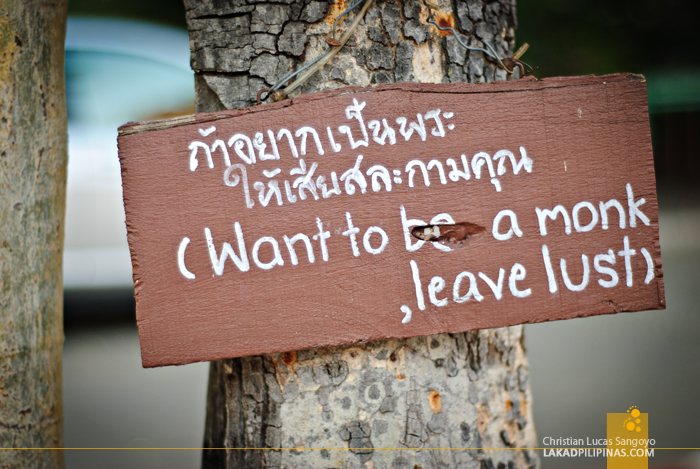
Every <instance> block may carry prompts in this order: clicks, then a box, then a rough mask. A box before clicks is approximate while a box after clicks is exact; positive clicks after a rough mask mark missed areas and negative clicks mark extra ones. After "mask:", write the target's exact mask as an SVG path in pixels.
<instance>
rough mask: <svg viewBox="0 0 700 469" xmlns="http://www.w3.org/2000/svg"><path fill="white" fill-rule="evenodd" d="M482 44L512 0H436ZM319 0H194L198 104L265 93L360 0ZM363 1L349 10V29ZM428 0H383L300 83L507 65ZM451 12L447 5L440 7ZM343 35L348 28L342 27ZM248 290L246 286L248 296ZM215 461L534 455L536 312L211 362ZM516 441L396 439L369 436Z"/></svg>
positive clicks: (506, 16)
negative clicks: (401, 336) (484, 325)
mask: <svg viewBox="0 0 700 469" xmlns="http://www.w3.org/2000/svg"><path fill="white" fill-rule="evenodd" d="M437 3H438V4H439V7H440V11H441V12H442V13H441V14H440V15H439V16H438V21H444V22H446V23H447V24H452V25H455V28H456V29H457V30H461V31H462V32H463V33H464V34H466V35H467V36H468V37H469V43H470V44H469V45H470V46H474V45H481V42H480V40H487V41H489V43H491V45H493V47H494V48H495V49H496V50H497V51H498V52H499V54H501V56H508V55H511V53H512V50H513V45H514V28H515V26H516V20H515V2H514V0H498V1H485V0H468V1H461V0H455V3H451V2H450V1H448V0H439V1H438V2H437ZM346 5H347V4H346V1H344V0H336V3H335V4H331V3H328V2H326V1H317V0H282V1H281V2H278V3H272V2H269V3H266V2H257V1H249V2H248V3H246V1H245V0H233V1H231V2H219V1H216V0H205V1H199V0H185V7H186V10H187V23H188V28H189V32H190V47H191V49H192V59H191V60H192V68H193V69H194V70H195V73H196V75H195V86H196V93H197V100H196V109H197V112H210V111H219V110H223V109H231V108H236V107H242V106H251V105H253V104H255V101H256V94H257V93H258V91H259V90H260V89H262V88H264V87H270V86H271V85H272V84H273V83H275V81H276V80H277V79H278V78H280V77H281V76H282V75H284V74H285V73H287V72H288V71H289V70H291V69H292V67H295V69H298V68H300V67H301V66H302V65H303V64H305V63H309V62H310V61H312V60H313V59H314V58H316V57H318V56H319V55H320V54H321V53H322V51H323V50H324V49H325V48H326V47H327V46H326V38H327V37H328V36H329V35H330V31H331V26H332V24H333V21H334V20H335V18H336V17H337V16H338V15H339V14H340V13H341V12H342V11H343V10H344V9H345V8H346ZM359 11H360V8H359V7H358V8H357V9H356V10H354V11H353V12H352V13H350V14H349V15H347V18H346V19H343V20H341V22H340V25H339V31H340V33H341V34H342V31H344V29H345V26H346V25H347V24H349V23H350V22H351V21H352V19H353V18H354V17H355V14H356V13H357V12H359ZM426 16H427V9H426V7H425V6H422V5H421V4H420V3H418V2H416V1H415V0H404V1H399V0H396V1H394V2H391V1H389V0H385V1H375V3H374V4H373V5H372V6H371V7H370V9H369V10H368V11H367V14H366V17H365V19H364V21H363V22H362V23H361V24H360V26H359V27H358V28H357V30H356V31H355V33H354V35H353V37H352V38H351V39H350V41H349V42H348V44H347V45H346V47H345V48H344V49H343V50H341V52H340V53H339V54H338V55H337V56H336V57H335V58H334V59H333V60H332V61H331V62H330V63H328V64H327V65H325V66H324V68H323V69H322V70H321V71H320V72H319V73H317V74H316V75H314V76H312V77H311V78H310V79H309V81H308V82H307V83H306V84H305V85H304V86H302V87H301V92H304V93H307V92H313V91H318V90H323V89H329V88H338V87H342V86H347V85H362V86H366V85H369V84H375V83H387V82H402V81H414V82H424V83H441V82H458V81H469V82H484V81H492V80H497V79H500V80H502V79H505V77H506V75H505V72H504V71H503V70H499V69H497V68H496V66H495V65H494V64H493V63H491V62H489V61H487V60H486V59H485V57H484V55H483V54H482V53H480V52H469V51H466V50H465V49H463V48H461V47H460V46H459V45H458V43H457V41H455V39H454V37H453V36H451V35H445V36H443V35H442V34H440V33H439V31H438V30H437V29H436V28H435V27H433V26H431V25H428V24H426V22H425V20H426ZM440 18H442V19H440ZM339 36H340V34H339V35H338V37H339ZM241 301H245V298H242V299H241ZM204 446H205V447H208V448H221V447H229V448H230V447H233V448H241V447H246V448H280V447H282V448H289V447H306V448H310V447H311V448H352V449H350V451H348V450H347V449H342V450H339V449H323V450H308V449H307V450H302V449H298V450H285V449H283V450H274V449H271V450H270V449H263V450H255V449H251V450H226V451H224V450H215V449H212V450H205V451H204V454H203V465H204V467H206V468H221V467H226V468H279V467H289V468H292V467H294V468H305V469H306V468H321V467H341V466H342V467H353V468H355V467H362V468H365V467H366V468H371V467H374V468H377V469H379V468H414V467H422V468H424V469H428V468H438V467H439V468H443V467H444V468H456V467H459V468H499V469H500V468H513V467H516V468H529V467H537V466H538V465H539V462H538V459H537V456H536V454H535V452H534V451H531V450H525V449H518V448H523V447H535V446H537V445H536V437H535V431H534V425H533V422H532V405H531V398H530V389H529V385H528V366H527V360H526V357H525V350H524V347H523V328H522V326H516V327H510V328H503V329H494V330H483V331H475V332H468V333H463V334H442V335H436V336H431V337H417V338H412V339H406V340H388V341H384V342H374V343H368V344H357V345H351V346H343V347H331V348H324V349H314V350H305V351H298V352H287V353H284V354H280V353H276V354H269V355H263V356H257V357H245V358H239V359H232V360H222V361H218V362H213V363H212V364H211V371H210V378H209V395H208V402H207V421H206V430H205V437H204ZM381 447H387V448H409V447H410V448H421V447H433V448H434V447H445V448H449V447H453V448H455V447H456V448H463V447H470V448H502V449H463V450H438V449H424V450H415V449H398V450H381V449H374V450H373V449H371V448H381Z"/></svg>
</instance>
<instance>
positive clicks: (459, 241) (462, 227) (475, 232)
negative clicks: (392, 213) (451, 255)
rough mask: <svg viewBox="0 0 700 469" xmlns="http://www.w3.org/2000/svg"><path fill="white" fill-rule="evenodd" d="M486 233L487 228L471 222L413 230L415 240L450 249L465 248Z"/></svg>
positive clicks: (420, 227)
mask: <svg viewBox="0 0 700 469" xmlns="http://www.w3.org/2000/svg"><path fill="white" fill-rule="evenodd" d="M484 233H486V228H484V227H483V226H481V225H477V224H476V223H469V222H462V223H455V224H452V225H442V224H440V225H422V226H416V227H413V228H412V229H411V234H412V235H413V236H414V237H415V238H418V239H422V240H423V241H431V242H433V243H440V244H443V245H445V246H449V247H460V246H464V245H465V244H466V243H467V242H469V241H472V240H474V239H477V238H480V237H481V236H483V234H484Z"/></svg>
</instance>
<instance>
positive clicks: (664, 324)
mask: <svg viewBox="0 0 700 469" xmlns="http://www.w3.org/2000/svg"><path fill="white" fill-rule="evenodd" d="M517 8H518V21H519V26H518V30H517V32H516V39H517V42H518V44H521V43H523V42H528V43H529V44H530V46H531V47H530V49H529V51H528V52H527V54H525V56H524V57H523V59H524V60H525V61H527V62H528V63H530V64H531V65H533V66H536V67H538V68H537V70H536V72H535V76H537V77H539V78H542V77H548V76H559V75H583V74H596V75H601V74H606V73H615V72H635V73H642V74H644V75H645V76H646V78H647V89H648V100H649V111H650V117H651V129H652V140H653V145H654V163H655V167H656V177H657V185H658V192H659V206H660V208H659V212H660V213H659V215H660V219H661V222H660V225H661V249H662V253H663V261H664V277H665V283H666V301H667V305H668V307H667V309H666V310H665V311H652V312H641V313H634V314H618V315H613V316H604V317H595V318H586V319H575V320H569V321H559V322H550V323H545V324H537V325H528V326H527V327H526V346H527V349H528V358H529V360H530V371H531V386H532V392H533V396H534V420H535V425H536V428H537V433H538V436H539V438H540V443H541V441H542V438H543V437H545V436H550V437H555V438H556V437H577V438H586V437H596V438H604V437H605V414H606V413H607V412H624V411H625V410H626V409H627V408H629V407H630V406H631V405H636V406H638V407H639V408H640V409H641V410H642V412H648V413H649V416H650V417H649V421H650V430H649V434H650V436H651V437H653V438H655V439H656V442H657V444H656V446H657V447H683V448H693V447H700V426H699V425H698V422H700V407H699V406H698V405H697V398H698V396H699V395H700V365H699V364H700V314H699V313H700V306H698V305H700V277H699V276H698V274H697V273H696V271H695V269H696V268H697V267H698V266H700V176H699V175H698V171H699V170H700V150H699V149H700V52H699V51H700V36H699V35H698V33H697V32H696V30H695V23H696V22H697V18H698V14H699V13H700V2H697V1H696V0H695V1H694V0H665V1H663V2H660V1H658V0H653V1H652V0H517ZM69 15H70V17H69V22H68V31H67V37H66V84H67V93H68V94H67V96H68V116H69V164H68V191H67V194H68V195H67V197H68V200H67V209H66V239H65V258H64V290H65V332H66V342H65V347H64V380H63V385H64V412H65V445H66V446H67V447H83V448H85V447H89V448H100V447H129V448H138V447H150V448H152V447H162V448H172V447H177V448H181V449H176V450H165V449H164V450H153V449H144V450H136V449H132V450H96V449H95V450H69V451H67V452H66V465H67V467H68V468H69V469H70V468H95V467H100V468H125V467H129V468H196V467H199V458H200V451H199V450H197V449H196V448H197V447H199V446H201V444H202V437H203V432H204V412H205V396H206V381H207V374H208V366H209V365H208V364H206V363H204V364H203V363H198V364H191V365H186V366H181V367H166V368H159V369H149V370H144V369H142V368H141V361H140V352H139V345H138V335H137V330H136V324H135V317H134V300H133V284H132V281H131V262H130V257H129V250H128V245H127V241H126V228H125V226H124V210H123V205H122V199H121V176H120V171H119V161H118V158H117V148H116V136H117V127H118V126H120V125H122V124H124V123H126V122H128V121H134V120H145V119H155V118H163V117H170V116H176V115H183V114H191V113H193V112H194V78H193V73H192V71H191V69H190V67H189V42H188V37H187V30H186V25H185V12H184V8H183V5H182V2H181V1H180V0H71V2H70V4H69ZM188 448H194V449H188ZM561 467H571V468H577V467H580V468H602V467H605V460H604V459H585V458H575V459H543V468H544V469H554V468H561ZM650 467H652V468H665V469H698V468H700V453H698V452H695V451H693V450H690V449H687V450H673V451H670V450H669V451H662V450H659V451H657V452H656V456H655V458H653V459H652V460H651V462H650Z"/></svg>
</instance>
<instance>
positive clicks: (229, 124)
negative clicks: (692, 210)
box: [119, 75, 664, 367]
mask: <svg viewBox="0 0 700 469" xmlns="http://www.w3.org/2000/svg"><path fill="white" fill-rule="evenodd" d="M119 133H120V136H119V158H120V160H121V167H122V181H123V188H124V205H125V208H126V223H127V227H128V237H129V245H130V249H131V256H132V261H133V266H134V284H135V294H136V314H137V319H138V326H139V335H140V340H141V352H142V359H143V365H144V366H146V367H150V366H160V365H172V364H182V363H189V362H194V361H202V360H214V359H220V358H225V357H236V356H243V355H251V354H261V353H267V352H279V351H289V350H298V349H304V348H309V347H318V346H327V345H336V344H349V343H353V342H359V341H371V340H378V339H384V338H389V337H410V336H416V335H428V334H436V333H441V332H458V331H466V330H470V329H479V328H490V327H499V326H508V325H514V324H521V323H532V322H540V321H550V320H555V319H566V318H574V317H581V316H589V315H594V314H607V313H617V312H621V311H639V310H648V309H660V308H663V307H664V288H663V280H662V270H661V253H660V250H659V232H658V214H657V200H656V193H655V184H654V168H653V162H652V150H651V138H650V133H649V120H648V113H647V102H646V88H645V84H644V80H643V78H642V77H639V76H635V75H611V76H604V77H593V76H587V77H572V78H554V79H546V80H542V81H537V80H535V79H523V80H518V81H511V82H500V83H491V84H479V85H469V84H442V85H427V84H413V83H402V84H393V85H383V86H377V87H372V88H342V89H339V90H334V91H328V92H322V93H316V94H310V95H304V96H301V97H299V98H296V99H293V100H286V101H283V102H279V103H274V104H269V105H262V106H256V107H252V108H247V109H240V110H235V111H226V112H220V113H214V114H198V115H196V116H189V117H186V118H179V119H171V120H165V121H158V122H151V123H130V124H127V125H125V126H123V127H121V128H120V130H119Z"/></svg>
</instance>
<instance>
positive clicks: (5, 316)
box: [0, 0, 68, 468]
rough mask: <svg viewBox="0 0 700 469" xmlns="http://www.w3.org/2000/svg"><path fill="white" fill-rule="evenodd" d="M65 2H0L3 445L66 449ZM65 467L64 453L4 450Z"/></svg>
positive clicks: (18, 464) (7, 456)
mask: <svg viewBox="0 0 700 469" xmlns="http://www.w3.org/2000/svg"><path fill="white" fill-rule="evenodd" d="M67 7H68V5H67V1H64V0H56V1H48V0H44V1H38V0H19V1H18V0H0V42H1V44H0V47H1V49H2V50H1V54H2V57H1V58H0V220H2V222H1V223H0V348H1V349H2V355H1V358H0V362H1V363H2V366H1V367H0V446H1V447H2V448H10V447H15V448H17V447H19V448H26V447H42V448H50V447H61V446H63V408H62V397H61V396H62V395H61V356H62V351H63V322H62V321H63V313H62V310H63V280H62V272H61V267H62V254H63V217H64V211H65V193H66V163H67V147H66V145H67V134H66V131H67V123H66V101H65V84H64V70H63V60H64V42H65V31H66V15H67ZM0 467H3V468H5V467H12V468H60V467H63V452H62V451H61V450H45V451H31V450H29V451H19V450H18V451H8V450H4V451H2V450H0Z"/></svg>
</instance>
